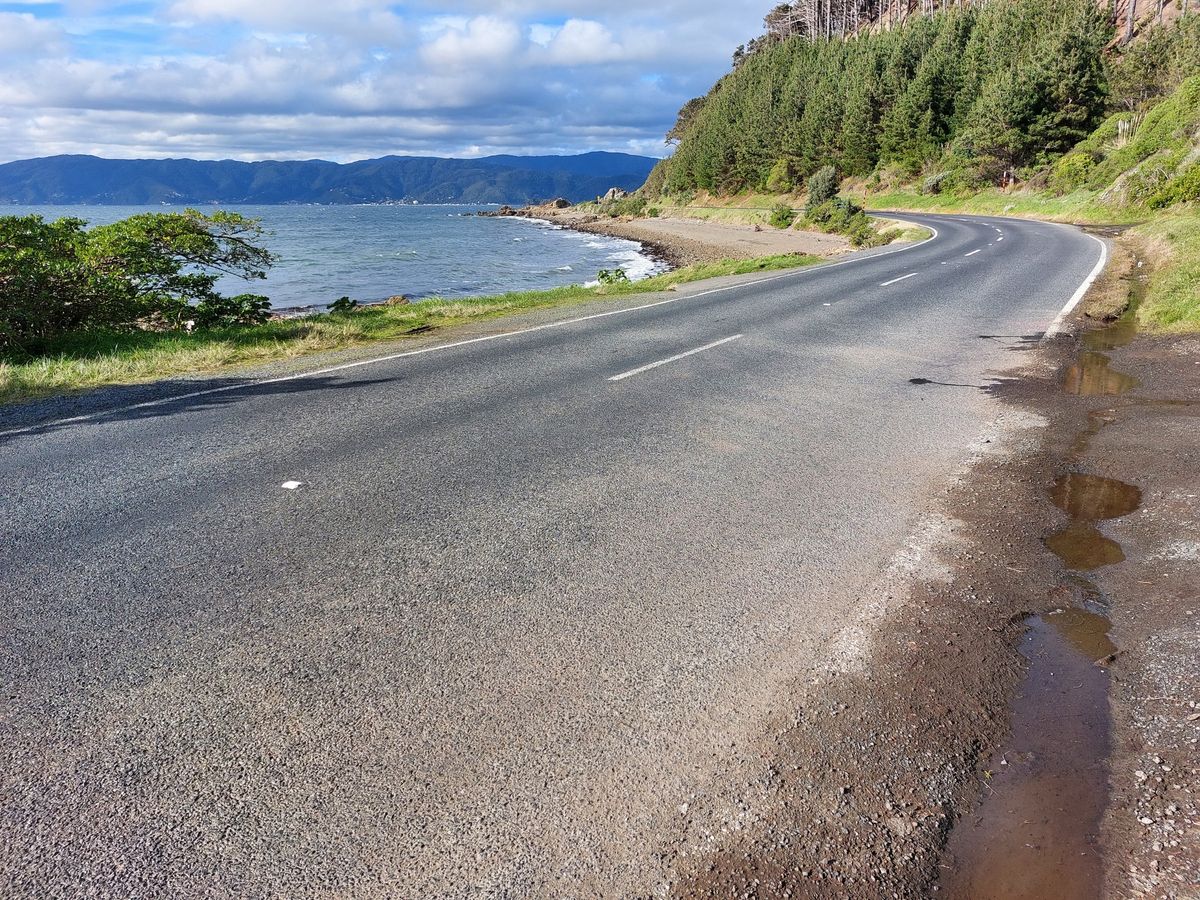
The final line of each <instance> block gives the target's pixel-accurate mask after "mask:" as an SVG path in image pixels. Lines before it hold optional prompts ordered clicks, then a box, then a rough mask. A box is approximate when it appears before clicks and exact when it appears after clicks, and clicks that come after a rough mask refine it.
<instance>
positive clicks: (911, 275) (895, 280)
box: [879, 272, 920, 287]
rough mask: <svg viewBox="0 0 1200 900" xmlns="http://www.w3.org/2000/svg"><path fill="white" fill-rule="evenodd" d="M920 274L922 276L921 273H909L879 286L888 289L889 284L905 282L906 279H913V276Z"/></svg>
mask: <svg viewBox="0 0 1200 900" xmlns="http://www.w3.org/2000/svg"><path fill="white" fill-rule="evenodd" d="M918 274H920V273H918V272H909V273H908V274H907V275H901V276H900V277H899V278H893V279H892V280H891V281H885V282H883V283H882V284H880V285H879V286H880V287H887V286H888V285H889V284H895V283H896V282H897V281H903V280H904V279H905V278H912V277H913V276H915V275H918Z"/></svg>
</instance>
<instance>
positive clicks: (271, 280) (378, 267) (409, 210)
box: [0, 205, 662, 308]
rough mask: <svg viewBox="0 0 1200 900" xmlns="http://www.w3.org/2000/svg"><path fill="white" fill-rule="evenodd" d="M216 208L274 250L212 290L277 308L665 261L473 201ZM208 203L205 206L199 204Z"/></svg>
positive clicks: (535, 282) (496, 287)
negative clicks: (256, 275) (253, 229)
mask: <svg viewBox="0 0 1200 900" xmlns="http://www.w3.org/2000/svg"><path fill="white" fill-rule="evenodd" d="M220 208H221V209H227V210H230V211H232V212H238V213H241V214H242V215H245V216H251V217H254V218H258V219H261V220H262V224H263V227H264V228H265V229H266V230H267V234H266V236H265V237H264V238H263V241H262V243H263V245H264V246H266V247H267V249H269V250H270V251H271V252H272V253H274V254H276V256H277V257H278V259H277V261H276V263H275V265H274V266H273V267H272V268H271V270H270V272H269V274H268V275H267V278H266V280H265V281H259V280H253V281H246V280H243V279H238V278H232V277H224V278H222V279H221V281H220V282H219V284H218V290H220V291H221V292H222V293H226V294H240V293H254V294H264V295H266V296H268V297H270V298H271V303H272V305H273V306H275V307H277V308H286V307H304V306H315V307H324V306H326V305H328V304H329V303H332V302H333V301H334V300H336V299H337V298H339V297H343V296H346V297H352V298H354V299H355V300H359V301H361V302H371V301H378V300H383V299H386V298H388V297H391V296H394V295H396V294H403V295H405V296H407V297H409V298H412V299H414V300H418V299H426V298H430V297H469V296H478V295H482V294H497V293H502V292H505V291H524V290H538V289H543V288H553V287H561V286H563V285H569V284H586V283H588V282H592V281H595V279H596V275H597V273H598V272H599V271H600V270H601V269H617V268H620V269H623V270H624V271H625V273H626V274H627V275H628V276H629V278H630V279H632V280H637V279H640V278H645V277H647V276H649V275H651V274H653V273H654V272H656V271H659V270H660V269H661V268H662V267H661V265H660V264H659V263H657V262H656V261H655V260H653V259H652V258H650V257H648V256H647V255H646V254H645V253H643V252H642V248H641V246H640V245H639V244H637V243H635V242H633V241H626V240H622V239H620V238H612V237H608V236H605V235H592V234H583V233H580V232H576V231H571V230H568V229H565V228H562V227H561V226H559V225H555V224H553V223H550V222H544V221H540V220H536V219H521V218H509V217H480V216H477V215H475V213H476V212H477V211H479V210H480V207H478V206H462V205H454V206H433V205H428V206H426V205H421V206H417V205H372V206H366V205H364V206H239V205H222V206H221V207H220ZM182 209H183V207H170V206H155V207H131V206H8V205H5V206H0V215H24V214H27V213H36V214H38V215H41V216H42V217H43V218H45V219H47V220H50V219H57V218H60V217H62V216H74V217H76V218H80V219H84V220H86V221H87V222H88V223H89V224H90V225H103V224H107V223H109V222H115V221H117V220H118V219H123V218H125V217H127V216H131V215H134V214H135V213H140V212H172V211H182ZM202 209H203V210H204V211H211V208H207V207H205V208H202Z"/></svg>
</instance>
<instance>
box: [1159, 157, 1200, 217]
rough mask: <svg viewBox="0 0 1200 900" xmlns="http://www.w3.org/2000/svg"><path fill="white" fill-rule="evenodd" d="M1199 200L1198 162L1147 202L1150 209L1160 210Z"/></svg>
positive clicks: (1199, 167) (1199, 178) (1199, 163)
mask: <svg viewBox="0 0 1200 900" xmlns="http://www.w3.org/2000/svg"><path fill="white" fill-rule="evenodd" d="M1195 200H1200V162H1197V163H1192V165H1191V166H1190V167H1189V168H1188V169H1186V170H1184V172H1183V173H1182V174H1181V175H1177V176H1176V177H1175V178H1172V179H1171V180H1170V181H1168V182H1167V183H1166V184H1165V185H1163V187H1162V188H1160V189H1159V190H1158V191H1156V192H1155V193H1154V194H1153V195H1152V196H1151V197H1150V198H1149V199H1148V200H1147V201H1146V205H1147V206H1149V207H1150V208H1151V209H1162V208H1163V207H1165V206H1171V205H1172V204H1175V203H1191V202H1193V201H1195Z"/></svg>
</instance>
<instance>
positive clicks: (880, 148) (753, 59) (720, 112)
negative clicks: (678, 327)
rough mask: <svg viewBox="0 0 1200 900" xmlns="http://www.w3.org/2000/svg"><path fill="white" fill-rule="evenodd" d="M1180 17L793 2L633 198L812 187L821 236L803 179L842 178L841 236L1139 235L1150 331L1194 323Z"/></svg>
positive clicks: (1189, 76)
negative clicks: (916, 230) (909, 213)
mask: <svg viewBox="0 0 1200 900" xmlns="http://www.w3.org/2000/svg"><path fill="white" fill-rule="evenodd" d="M829 4H832V5H831V6H830V5H829ZM1171 6H1172V4H1159V14H1158V16H1157V18H1158V19H1159V20H1161V21H1159V22H1155V21H1150V20H1143V21H1142V22H1141V24H1140V26H1139V27H1136V28H1135V23H1134V22H1133V21H1132V20H1131V19H1129V18H1126V19H1125V20H1124V21H1123V22H1119V23H1118V22H1117V21H1116V20H1115V19H1114V16H1113V14H1112V11H1111V7H1109V6H1108V5H1106V4H1098V3H1096V2H1094V0H991V2H986V3H975V4H971V5H967V6H961V5H959V4H954V5H949V4H945V5H941V6H940V7H939V6H938V5H935V4H932V3H930V4H929V5H928V6H926V5H925V4H919V5H917V6H915V7H914V6H913V5H911V4H908V3H901V4H884V5H883V6H882V7H881V8H880V9H881V10H882V11H877V13H878V14H877V15H876V17H875V18H874V19H873V23H872V24H873V27H872V28H869V29H867V28H863V27H862V22H861V20H860V19H859V18H857V17H856V14H855V15H850V14H849V13H848V14H847V16H848V17H847V18H846V19H845V24H844V26H839V25H838V24H837V23H838V22H839V20H838V17H837V13H838V10H840V9H841V7H840V6H838V5H837V3H834V2H833V0H826V5H825V6H823V5H822V3H821V2H816V0H814V2H810V3H807V4H804V3H796V4H783V5H781V6H778V7H776V8H775V9H774V10H772V12H771V13H770V14H769V15H768V17H767V22H766V24H767V32H766V34H765V35H764V36H763V37H762V38H760V39H759V40H757V41H755V42H752V43H751V45H750V46H749V47H748V48H742V50H741V52H740V53H739V54H738V55H737V56H736V57H735V66H734V68H733V70H732V71H731V72H730V73H729V74H727V75H726V76H725V77H723V78H722V79H721V80H720V81H718V82H717V84H716V85H714V87H713V88H712V90H711V91H710V92H709V93H708V94H707V95H706V96H705V97H702V98H697V99H696V100H693V101H691V102H689V103H688V104H687V105H685V106H684V107H683V109H682V110H681V111H680V115H679V119H678V121H677V122H676V124H675V126H674V128H673V129H672V130H671V132H670V133H669V135H668V138H669V139H670V140H672V141H675V142H677V144H678V146H677V148H676V151H675V154H674V156H673V157H672V158H670V159H668V160H666V161H664V162H663V163H661V164H660V165H659V166H658V167H656V169H655V171H654V172H653V173H652V174H651V176H650V178H649V180H648V181H647V183H646V185H645V186H644V187H643V189H642V192H641V193H642V195H643V197H644V198H645V200H646V202H647V203H649V204H652V205H658V206H662V207H664V208H667V207H670V206H672V205H674V206H684V205H687V204H689V203H693V202H696V200H695V198H697V197H701V198H704V199H705V202H713V201H712V199H711V198H714V197H716V198H729V197H736V196H743V195H755V196H757V197H760V198H762V197H766V198H770V197H774V198H776V200H775V202H778V203H781V204H783V205H786V206H789V207H796V206H798V205H800V204H801V203H802V202H803V201H802V200H801V199H800V198H801V197H803V196H804V195H805V194H806V193H808V194H809V195H810V196H809V202H808V203H807V207H806V208H807V209H808V211H809V213H810V214H809V215H807V216H805V217H804V220H803V221H801V222H800V224H801V226H802V227H813V226H814V225H816V226H817V227H821V226H823V225H826V222H828V219H827V220H826V222H822V221H820V220H821V218H822V214H820V213H819V214H818V215H817V216H816V217H814V216H813V215H812V214H811V213H812V212H813V211H814V204H813V202H812V197H811V191H806V184H807V183H808V181H809V180H810V179H812V178H813V177H814V176H817V175H818V173H820V172H822V171H826V172H827V171H829V170H830V169H832V170H833V171H834V172H835V173H836V180H837V182H838V184H839V191H838V193H837V194H836V197H837V199H836V200H835V201H834V202H835V204H836V211H838V212H839V213H840V218H839V216H834V217H833V220H832V223H831V224H832V226H833V227H834V228H835V229H837V228H845V229H849V230H850V231H854V230H855V229H856V228H857V229H859V232H860V233H862V232H861V227H860V226H858V225H856V224H855V219H854V217H853V212H854V210H855V208H856V207H857V206H862V207H867V208H875V209H931V210H937V209H940V210H951V209H957V210H964V211H980V212H985V211H986V212H997V213H1007V214H1015V215H1035V216H1044V217H1049V218H1058V219H1061V220H1070V221H1088V222H1121V223H1126V224H1129V223H1134V224H1137V227H1136V228H1135V230H1134V238H1136V239H1144V242H1145V243H1146V244H1147V245H1148V246H1151V247H1154V248H1156V253H1157V256H1158V259H1159V261H1160V263H1161V265H1160V266H1159V267H1158V269H1157V271H1156V274H1155V276H1154V279H1155V280H1154V283H1152V286H1151V290H1150V291H1149V293H1148V297H1147V300H1146V303H1145V307H1144V309H1143V312H1142V318H1143V320H1144V321H1145V322H1146V323H1147V324H1151V325H1155V326H1157V327H1163V328H1191V327H1200V310H1198V309H1197V308H1196V287H1197V279H1198V278H1200V269H1197V266H1200V263H1197V262H1196V261H1197V260H1198V259H1200V245H1198V244H1197V242H1196V227H1195V216H1196V213H1197V203H1198V202H1200V148H1198V139H1200V16H1197V15H1196V13H1195V12H1189V11H1188V10H1187V7H1186V5H1176V6H1177V8H1175V9H1171V8H1170V7H1171ZM829 9H832V12H829V11H828V10H829ZM1168 13H1170V15H1168ZM881 20H882V21H881ZM830 22H832V23H833V24H832V25H830ZM851 23H853V25H851ZM881 25H882V27H881ZM816 206H817V208H819V206H820V205H819V204H817V205H816ZM826 212H828V208H826ZM1140 223H1144V224H1140Z"/></svg>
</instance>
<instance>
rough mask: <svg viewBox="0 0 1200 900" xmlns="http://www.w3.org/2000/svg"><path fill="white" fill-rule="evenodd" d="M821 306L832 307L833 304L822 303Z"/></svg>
mask: <svg viewBox="0 0 1200 900" xmlns="http://www.w3.org/2000/svg"><path fill="white" fill-rule="evenodd" d="M821 305H822V306H833V304H832V303H822V304H821Z"/></svg>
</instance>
